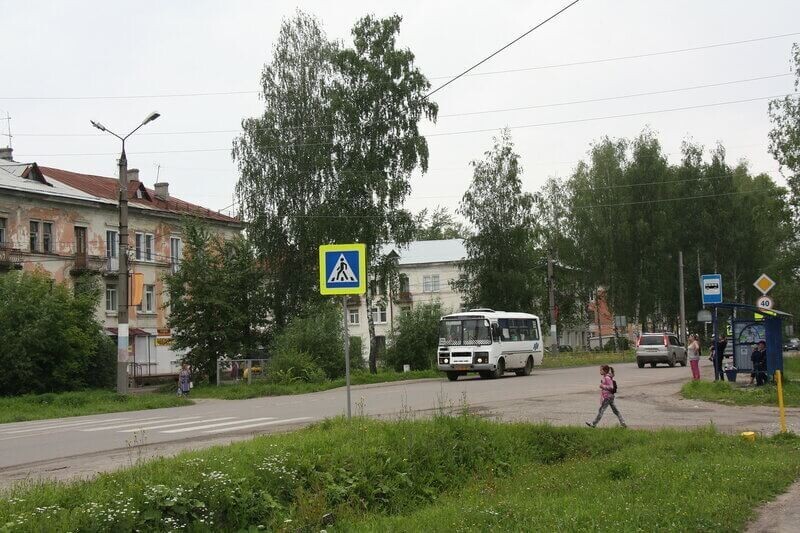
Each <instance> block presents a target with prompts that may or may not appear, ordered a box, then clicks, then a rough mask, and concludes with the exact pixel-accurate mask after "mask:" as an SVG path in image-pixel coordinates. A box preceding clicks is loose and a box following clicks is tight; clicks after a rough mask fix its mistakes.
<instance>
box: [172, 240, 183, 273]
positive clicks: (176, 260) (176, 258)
mask: <svg viewBox="0 0 800 533" xmlns="http://www.w3.org/2000/svg"><path fill="white" fill-rule="evenodd" d="M182 259H183V241H181V238H180V237H170V239H169V262H170V264H171V265H172V272H173V273H174V272H177V271H178V265H180V264H181V260H182Z"/></svg>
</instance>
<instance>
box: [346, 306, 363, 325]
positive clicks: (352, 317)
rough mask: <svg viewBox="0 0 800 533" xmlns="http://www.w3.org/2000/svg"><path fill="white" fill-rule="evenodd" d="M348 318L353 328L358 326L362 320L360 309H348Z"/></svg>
mask: <svg viewBox="0 0 800 533" xmlns="http://www.w3.org/2000/svg"><path fill="white" fill-rule="evenodd" d="M347 318H348V322H349V324H350V325H351V326H357V325H358V324H359V321H360V319H361V313H359V312H358V309H357V308H356V309H348V311H347Z"/></svg>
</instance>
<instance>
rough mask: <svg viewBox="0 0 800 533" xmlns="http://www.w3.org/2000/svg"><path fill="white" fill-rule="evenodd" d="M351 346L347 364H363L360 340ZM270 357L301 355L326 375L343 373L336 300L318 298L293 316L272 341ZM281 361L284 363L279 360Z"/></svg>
mask: <svg viewBox="0 0 800 533" xmlns="http://www.w3.org/2000/svg"><path fill="white" fill-rule="evenodd" d="M353 348H354V347H353V346H351V349H350V368H351V369H352V370H358V369H360V368H364V358H363V357H362V356H361V350H360V341H359V343H358V346H356V347H355V349H353ZM271 353H272V354H274V355H273V358H275V357H277V358H279V359H281V360H285V361H287V362H288V361H291V360H292V358H294V357H298V356H301V354H302V357H305V358H308V359H309V360H310V361H311V362H312V363H313V364H314V365H316V366H317V367H318V368H319V369H321V370H322V371H323V372H324V375H325V376H326V377H328V378H338V377H341V376H343V375H344V346H343V339H342V310H341V307H340V306H339V305H337V302H333V301H321V302H320V303H318V304H317V305H315V306H311V307H309V308H308V309H307V310H306V311H305V312H304V313H303V314H301V315H299V316H296V317H295V318H293V319H292V321H291V322H289V324H288V325H287V326H286V327H285V328H284V329H283V331H281V332H280V333H279V334H278V335H277V336H276V337H275V339H274V341H273V343H272V349H271ZM281 364H284V362H282V363H281Z"/></svg>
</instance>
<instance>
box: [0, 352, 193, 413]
mask: <svg viewBox="0 0 800 533" xmlns="http://www.w3.org/2000/svg"><path fill="white" fill-rule="evenodd" d="M115 354H116V352H115ZM115 360H116V358H115ZM112 368H113V362H112ZM112 374H113V372H112ZM113 378H114V376H113V375H112V379H113ZM191 404H192V402H191V401H189V400H187V399H185V398H181V397H177V396H175V387H174V385H171V386H170V387H169V394H131V395H121V394H117V393H116V392H113V391H110V390H86V391H74V392H60V393H46V394H25V395H23V396H14V397H8V398H0V424H5V423H9V422H25V421H27V420H44V419H47V418H63V417H68V416H85V415H94V414H99V413H118V412H122V411H140V410H142V409H159V408H162V407H177V406H181V405H191Z"/></svg>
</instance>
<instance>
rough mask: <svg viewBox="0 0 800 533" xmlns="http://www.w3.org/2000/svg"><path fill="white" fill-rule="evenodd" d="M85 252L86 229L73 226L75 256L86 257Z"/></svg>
mask: <svg viewBox="0 0 800 533" xmlns="http://www.w3.org/2000/svg"><path fill="white" fill-rule="evenodd" d="M87 252H88V250H87V243H86V228H84V227H83V226H75V255H76V256H78V257H86V254H87ZM84 266H85V265H84Z"/></svg>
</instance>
